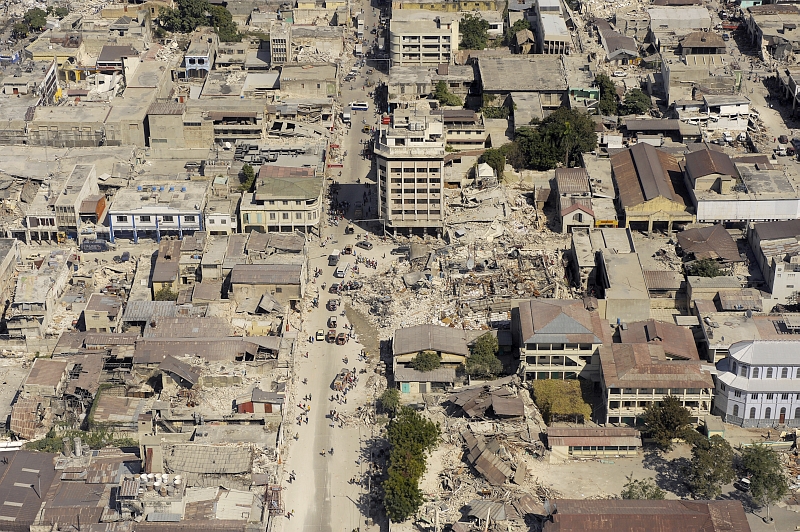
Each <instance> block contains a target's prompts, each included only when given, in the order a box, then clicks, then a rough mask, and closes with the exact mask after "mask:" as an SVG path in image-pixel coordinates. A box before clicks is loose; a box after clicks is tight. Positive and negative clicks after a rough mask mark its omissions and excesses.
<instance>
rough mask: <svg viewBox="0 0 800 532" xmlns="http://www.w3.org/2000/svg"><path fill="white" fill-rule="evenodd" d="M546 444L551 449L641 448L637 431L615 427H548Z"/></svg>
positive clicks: (639, 435)
mask: <svg viewBox="0 0 800 532" xmlns="http://www.w3.org/2000/svg"><path fill="white" fill-rule="evenodd" d="M547 442H548V445H549V446H550V448H552V447H574V446H583V445H598V446H600V445H602V446H610V445H616V446H620V445H621V446H633V447H641V446H642V437H641V434H640V433H639V431H638V430H636V429H631V428H616V427H550V428H548V429H547Z"/></svg>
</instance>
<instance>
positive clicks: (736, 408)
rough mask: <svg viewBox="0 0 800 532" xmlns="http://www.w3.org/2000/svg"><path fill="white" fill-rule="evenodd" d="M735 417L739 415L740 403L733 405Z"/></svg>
mask: <svg viewBox="0 0 800 532" xmlns="http://www.w3.org/2000/svg"><path fill="white" fill-rule="evenodd" d="M733 417H739V405H733Z"/></svg>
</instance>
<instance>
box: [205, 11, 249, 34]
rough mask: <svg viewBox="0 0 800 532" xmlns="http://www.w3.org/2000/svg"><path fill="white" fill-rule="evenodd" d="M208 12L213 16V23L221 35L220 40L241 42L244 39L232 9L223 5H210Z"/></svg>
mask: <svg viewBox="0 0 800 532" xmlns="http://www.w3.org/2000/svg"><path fill="white" fill-rule="evenodd" d="M208 12H209V15H210V18H211V25H212V26H213V27H214V30H215V31H216V32H217V35H219V40H220V41H222V42H240V41H241V40H242V34H241V33H239V29H238V27H237V26H236V23H235V22H234V21H233V15H231V12H230V11H228V10H227V9H225V8H224V7H222V6H215V5H209V8H208Z"/></svg>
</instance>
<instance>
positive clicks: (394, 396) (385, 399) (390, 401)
mask: <svg viewBox="0 0 800 532" xmlns="http://www.w3.org/2000/svg"><path fill="white" fill-rule="evenodd" d="M378 402H380V404H381V408H383V409H384V410H385V411H386V412H390V413H392V414H395V413H397V411H398V410H399V409H400V390H398V389H397V388H386V389H385V390H384V391H383V393H382V394H381V396H380V397H379V398H378Z"/></svg>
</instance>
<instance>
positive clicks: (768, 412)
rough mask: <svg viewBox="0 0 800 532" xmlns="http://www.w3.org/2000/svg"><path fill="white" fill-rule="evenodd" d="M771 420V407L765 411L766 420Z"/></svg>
mask: <svg viewBox="0 0 800 532" xmlns="http://www.w3.org/2000/svg"><path fill="white" fill-rule="evenodd" d="M770 418H772V409H771V408H770V407H767V409H766V410H764V419H770Z"/></svg>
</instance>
